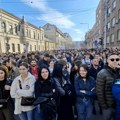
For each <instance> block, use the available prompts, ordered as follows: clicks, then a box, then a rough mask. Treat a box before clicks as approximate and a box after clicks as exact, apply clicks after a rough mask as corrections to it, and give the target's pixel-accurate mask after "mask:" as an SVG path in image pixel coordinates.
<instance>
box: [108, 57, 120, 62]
mask: <svg viewBox="0 0 120 120" xmlns="http://www.w3.org/2000/svg"><path fill="white" fill-rule="evenodd" d="M110 60H111V61H112V62H114V61H115V60H116V61H117V62H118V61H119V60H120V59H119V58H116V59H115V58H111V59H110Z"/></svg>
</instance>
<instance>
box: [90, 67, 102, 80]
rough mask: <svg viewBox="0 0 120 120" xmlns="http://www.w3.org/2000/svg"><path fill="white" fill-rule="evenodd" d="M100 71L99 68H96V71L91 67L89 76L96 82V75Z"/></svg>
mask: <svg viewBox="0 0 120 120" xmlns="http://www.w3.org/2000/svg"><path fill="white" fill-rule="evenodd" d="M100 70H101V67H98V68H97V69H95V68H94V67H93V65H91V67H90V69H89V71H90V76H91V77H93V78H94V79H95V80H96V77H97V73H98V72H99V71H100Z"/></svg>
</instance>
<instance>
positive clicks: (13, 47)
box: [12, 43, 15, 52]
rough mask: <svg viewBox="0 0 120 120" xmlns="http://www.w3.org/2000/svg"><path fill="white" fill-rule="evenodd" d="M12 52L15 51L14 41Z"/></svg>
mask: <svg viewBox="0 0 120 120" xmlns="http://www.w3.org/2000/svg"><path fill="white" fill-rule="evenodd" d="M12 52H15V44H14V43H12Z"/></svg>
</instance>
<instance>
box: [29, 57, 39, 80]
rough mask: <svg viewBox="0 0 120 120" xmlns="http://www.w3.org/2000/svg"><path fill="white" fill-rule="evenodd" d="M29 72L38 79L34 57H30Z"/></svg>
mask: <svg viewBox="0 0 120 120" xmlns="http://www.w3.org/2000/svg"><path fill="white" fill-rule="evenodd" d="M29 70H30V73H31V74H32V75H33V76H34V77H35V78H36V80H38V72H39V66H38V65H37V61H36V59H32V60H31V62H30V69H29Z"/></svg>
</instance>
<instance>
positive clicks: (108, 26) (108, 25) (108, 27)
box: [107, 22, 110, 30]
mask: <svg viewBox="0 0 120 120" xmlns="http://www.w3.org/2000/svg"><path fill="white" fill-rule="evenodd" d="M107 29H108V30H109V29H110V22H109V23H108V24H107Z"/></svg>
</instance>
